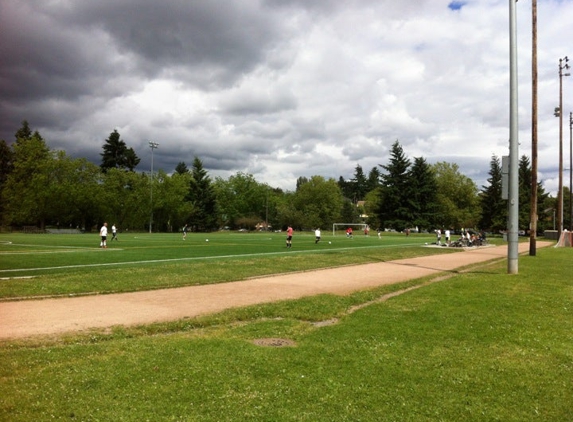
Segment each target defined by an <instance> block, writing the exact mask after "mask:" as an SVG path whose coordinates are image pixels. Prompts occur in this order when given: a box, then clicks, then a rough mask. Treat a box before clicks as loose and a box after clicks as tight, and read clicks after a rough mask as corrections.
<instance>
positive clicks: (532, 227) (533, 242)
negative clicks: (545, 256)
mask: <svg viewBox="0 0 573 422" xmlns="http://www.w3.org/2000/svg"><path fill="white" fill-rule="evenodd" d="M531 49H532V51H531V87H532V93H531V210H530V213H529V255H530V256H535V255H536V254H537V0H531Z"/></svg>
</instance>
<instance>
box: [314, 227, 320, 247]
mask: <svg viewBox="0 0 573 422" xmlns="http://www.w3.org/2000/svg"><path fill="white" fill-rule="evenodd" d="M314 236H315V237H316V239H315V240H314V244H315V245H316V244H317V243H318V242H320V228H318V229H316V230H315V231H314Z"/></svg>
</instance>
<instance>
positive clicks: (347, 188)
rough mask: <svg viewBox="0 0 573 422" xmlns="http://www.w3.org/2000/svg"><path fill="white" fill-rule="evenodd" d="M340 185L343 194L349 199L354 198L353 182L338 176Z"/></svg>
mask: <svg viewBox="0 0 573 422" xmlns="http://www.w3.org/2000/svg"><path fill="white" fill-rule="evenodd" d="M338 187H339V188H340V192H342V196H344V197H345V198H347V199H349V200H350V199H351V198H352V183H350V181H346V180H344V177H342V176H340V177H339V178H338Z"/></svg>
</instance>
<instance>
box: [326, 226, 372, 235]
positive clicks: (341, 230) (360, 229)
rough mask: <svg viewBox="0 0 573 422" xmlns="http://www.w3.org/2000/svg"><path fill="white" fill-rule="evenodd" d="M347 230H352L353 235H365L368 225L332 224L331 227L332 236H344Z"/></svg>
mask: <svg viewBox="0 0 573 422" xmlns="http://www.w3.org/2000/svg"><path fill="white" fill-rule="evenodd" d="M348 228H351V229H352V233H353V234H365V233H368V230H369V227H368V224H364V223H334V224H333V225H332V235H333V236H336V235H337V234H346V230H348Z"/></svg>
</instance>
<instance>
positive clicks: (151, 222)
mask: <svg viewBox="0 0 573 422" xmlns="http://www.w3.org/2000/svg"><path fill="white" fill-rule="evenodd" d="M158 146H159V144H158V143H157V142H152V141H149V147H150V148H151V179H150V183H149V186H150V187H151V195H150V201H149V203H150V207H149V208H151V214H150V216H149V233H150V234H151V228H152V226H153V150H155V148H157V147H158Z"/></svg>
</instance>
